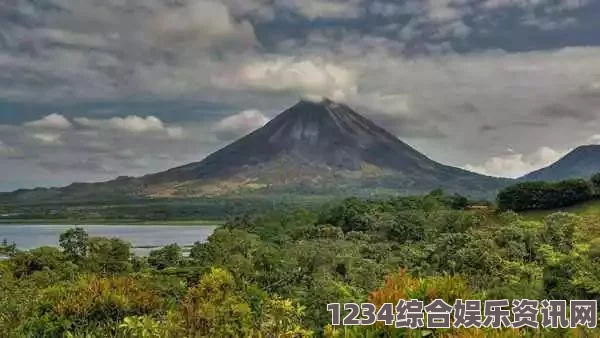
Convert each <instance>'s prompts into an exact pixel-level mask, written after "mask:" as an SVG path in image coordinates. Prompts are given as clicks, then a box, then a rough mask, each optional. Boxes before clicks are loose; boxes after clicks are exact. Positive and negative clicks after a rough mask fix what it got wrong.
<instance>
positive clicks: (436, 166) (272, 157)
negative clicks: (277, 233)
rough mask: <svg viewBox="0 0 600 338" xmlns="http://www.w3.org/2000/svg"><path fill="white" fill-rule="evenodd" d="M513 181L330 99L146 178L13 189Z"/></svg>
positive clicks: (373, 188)
mask: <svg viewBox="0 0 600 338" xmlns="http://www.w3.org/2000/svg"><path fill="white" fill-rule="evenodd" d="M509 182H511V180H507V179H499V178H492V177H487V176H483V175H479V174H475V173H472V172H469V171H466V170H462V169H458V168H454V167H450V166H446V165H442V164H440V163H437V162H435V161H433V160H431V159H429V158H427V157H426V156H424V155H423V154H421V153H419V152H418V151H416V150H415V149H413V148H412V147H410V146H409V145H407V144H406V143H404V142H402V141H400V140H399V139H398V138H397V137H396V136H394V135H392V134H391V133H389V132H388V131H386V130H385V129H383V128H381V127H379V126H377V125H376V124H375V123H373V122H372V121H370V120H369V119H367V118H365V117H364V116H362V115H360V114H358V113H356V112H355V111H354V110H352V109H351V108H350V107H348V106H346V105H344V104H340V103H336V102H333V101H331V100H328V99H324V100H322V101H321V102H312V101H304V100H303V101H300V102H299V103H297V104H296V105H294V106H293V107H291V108H289V109H288V110H286V111H284V112H283V113H281V114H279V115H278V116H277V117H275V118H274V119H273V120H271V121H270V122H269V123H267V124H266V125H265V126H264V127H262V128H260V129H258V130H256V131H254V132H252V133H251V134H249V135H247V136H245V137H243V138H241V139H239V140H237V141H235V142H233V143H231V144H230V145H228V146H226V147H224V148H223V149H221V150H219V151H217V152H215V153H213V154H212V155H210V156H208V157H206V158H205V159H204V160H202V161H200V162H196V163H191V164H188V165H184V166H181V167H178V168H174V169H171V170H168V171H165V172H161V173H157V174H152V175H147V176H144V177H140V178H119V179H118V180H115V181H111V182H106V183H97V184H75V185H71V186H69V187H66V188H60V189H36V190H33V191H32V190H22V191H19V192H15V193H13V194H11V196H12V197H13V198H14V197H17V198H19V199H20V200H29V199H36V198H39V197H41V196H44V197H45V198H52V199H62V198H77V199H85V198H93V196H112V197H117V196H121V197H123V196H132V197H156V198H158V197H160V198H175V197H199V196H226V195H231V194H236V195H240V194H242V195H243V194H255V193H258V194H326V195H339V194H352V195H370V194H377V193H393V194H399V193H400V194H417V193H424V192H428V191H430V190H432V189H436V188H443V189H445V190H447V191H449V192H458V193H463V194H466V195H471V196H473V197H478V198H480V197H493V196H494V195H495V191H496V190H497V189H499V188H500V187H502V186H504V185H506V184H507V183H509Z"/></svg>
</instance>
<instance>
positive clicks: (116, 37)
mask: <svg viewBox="0 0 600 338" xmlns="http://www.w3.org/2000/svg"><path fill="white" fill-rule="evenodd" d="M599 16H600V0H345V1H338V0H39V1H33V0H4V1H0V173H1V174H2V178H1V179H0V191H2V190H12V189H17V188H22V187H33V186H60V185H64V184H68V183H71V182H73V181H97V180H105V179H109V178H113V177H115V176H119V175H140V174H145V173H150V172H155V171H159V170H163V169H167V168H170V167H173V166H176V165H179V164H184V163H187V162H190V161H197V160H200V159H202V158H203V157H205V156H206V155H208V154H209V153H210V152H212V151H214V150H216V149H218V148H219V147H220V146H223V145H224V144H227V143H228V142H231V141H232V140H234V139H236V138H237V137H239V136H241V135H243V134H245V133H247V132H249V131H251V130H253V129H255V128H258V127H260V126H262V125H263V124H264V123H266V122H267V121H268V120H269V119H270V118H272V117H273V116H275V115H276V114H277V113H279V112H281V111H282V110H283V109H285V108H287V107H289V106H291V105H293V104H295V103H296V101H298V100H299V99H300V98H301V97H314V96H328V97H330V98H332V99H334V100H339V101H343V102H346V103H348V104H350V105H351V106H353V107H354V108H356V110H358V111H359V112H361V113H363V114H364V115H366V116H368V117H369V118H371V119H373V120H374V121H376V122H378V123H381V124H382V125H384V126H385V127H386V128H388V129H389V130H390V131H392V132H394V133H395V134H396V135H398V137H399V138H400V139H402V140H404V141H406V142H407V143H409V144H411V145H412V146H414V147H416V148H417V149H418V150H420V151H422V152H423V153H425V154H426V155H428V156H430V157H431V158H433V159H435V160H437V161H440V162H442V163H446V164H450V165H454V166H458V167H463V168H468V169H470V170H474V171H477V172H481V173H487V174H490V175H496V176H510V177H514V176H519V175H521V174H524V173H526V172H528V171H530V170H533V169H537V168H539V167H542V166H544V165H547V164H549V163H551V162H552V161H554V160H556V159H557V158H559V157H560V156H561V155H563V154H564V153H565V152H567V151H569V150H571V149H572V148H573V147H576V146H578V145H581V144H586V143H600V123H599V122H600V34H598V31H600V20H598V17H599Z"/></svg>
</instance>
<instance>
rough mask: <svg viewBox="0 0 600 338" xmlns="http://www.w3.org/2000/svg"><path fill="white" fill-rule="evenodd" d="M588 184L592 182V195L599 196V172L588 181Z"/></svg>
mask: <svg viewBox="0 0 600 338" xmlns="http://www.w3.org/2000/svg"><path fill="white" fill-rule="evenodd" d="M590 182H592V186H593V188H594V193H595V194H596V195H598V194H600V172H598V173H596V174H595V175H594V176H592V178H591V179H590Z"/></svg>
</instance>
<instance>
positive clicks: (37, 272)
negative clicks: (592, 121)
mask: <svg viewBox="0 0 600 338" xmlns="http://www.w3.org/2000/svg"><path fill="white" fill-rule="evenodd" d="M464 204H465V201H464V199H462V198H459V197H451V196H447V195H444V194H443V193H441V192H439V191H436V192H433V193H431V194H429V195H426V196H420V197H402V198H392V199H388V200H383V201H382V200H379V201H368V200H359V199H348V200H345V201H343V202H336V203H333V204H330V205H325V206H323V207H322V208H321V209H320V210H319V211H317V212H313V211H307V210H302V209H297V210H291V209H290V210H282V211H280V212H277V213H270V214H265V215H262V216H253V217H250V216H247V217H239V218H236V219H233V220H231V221H230V222H228V223H227V224H226V225H225V226H223V227H221V228H219V229H217V230H216V232H215V233H214V234H213V235H212V236H211V237H210V238H209V240H208V241H207V242H205V243H197V244H196V245H194V247H193V248H192V250H191V253H190V256H189V257H184V256H183V255H182V250H181V248H179V247H178V246H177V245H169V246H167V247H164V248H162V249H160V250H156V251H154V252H152V253H151V254H150V255H149V256H148V257H136V256H133V255H131V253H130V245H129V244H128V243H125V242H123V241H121V240H119V239H109V238H91V237H89V236H88V234H86V233H85V232H84V231H83V230H82V229H78V228H74V229H72V230H69V231H68V232H66V233H64V234H63V235H61V237H60V246H61V248H51V247H42V248H38V249H35V250H31V251H27V252H21V251H18V250H16V248H14V247H11V246H9V245H7V243H4V245H3V246H2V250H3V251H4V254H5V255H7V256H9V259H7V260H4V261H1V262H0V336H1V337H309V336H315V337H421V336H429V337H600V331H599V330H598V329H595V330H592V329H584V328H577V329H539V330H533V329H501V330H493V329H441V330H431V329H423V330H406V329H396V328H394V327H393V326H387V327H386V326H383V325H375V326H371V327H358V326H354V327H345V328H344V327H335V328H334V327H332V326H330V325H329V324H330V322H331V315H330V313H329V312H328V311H327V304H328V303H350V302H355V303H362V302H367V301H368V302H372V303H375V304H382V303H385V302H393V303H396V302H397V301H398V300H399V299H402V298H404V299H407V298H417V299H421V300H424V301H426V302H428V301H430V300H432V299H435V298H442V299H444V300H445V301H446V302H448V303H453V302H454V300H456V299H482V300H483V299H509V300H512V299H525V298H526V299H535V300H542V299H561V300H562V299H565V300H570V299H595V300H598V299H600V227H599V226H598V222H597V220H594V219H585V218H582V217H579V216H577V215H573V214H567V213H555V214H552V215H550V216H548V217H546V218H545V219H544V220H543V221H540V222H537V221H525V220H523V219H522V218H521V217H520V216H519V215H518V214H516V213H514V212H505V213H502V214H496V213H494V212H491V211H489V210H485V209H483V210H470V211H467V210H464Z"/></svg>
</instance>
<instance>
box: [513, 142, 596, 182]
mask: <svg viewBox="0 0 600 338" xmlns="http://www.w3.org/2000/svg"><path fill="white" fill-rule="evenodd" d="M599 171H600V145H586V146H581V147H578V148H576V149H575V150H573V151H571V152H570V153H568V154H567V155H565V156H564V157H563V158H561V159H560V160H558V161H557V162H555V163H553V164H552V165H550V166H548V167H546V168H542V169H540V170H536V171H534V172H532V173H529V174H527V175H525V176H523V177H521V178H520V180H527V181H562V180H566V179H572V178H586V179H587V178H590V177H591V176H592V175H594V174H595V173H597V172H599Z"/></svg>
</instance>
